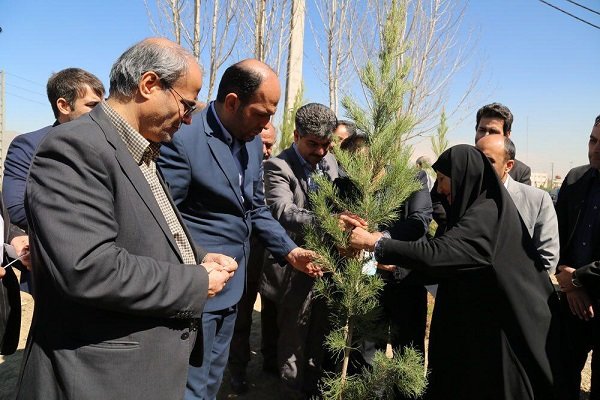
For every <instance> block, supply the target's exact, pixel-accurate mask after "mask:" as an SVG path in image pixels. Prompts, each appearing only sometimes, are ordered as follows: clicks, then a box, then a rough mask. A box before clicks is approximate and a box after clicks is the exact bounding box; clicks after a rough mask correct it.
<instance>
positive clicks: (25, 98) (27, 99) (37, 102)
mask: <svg viewBox="0 0 600 400" xmlns="http://www.w3.org/2000/svg"><path fill="white" fill-rule="evenodd" d="M6 94H10V95H11V96H15V97H18V98H20V99H23V100H26V101H29V102H32V103H36V104H41V105H43V106H45V105H47V104H46V103H42V102H41V101H36V100H31V99H30V98H27V97H24V96H19V95H18V94H15V93H11V92H6Z"/></svg>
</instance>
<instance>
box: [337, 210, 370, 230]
mask: <svg viewBox="0 0 600 400" xmlns="http://www.w3.org/2000/svg"><path fill="white" fill-rule="evenodd" d="M338 223H339V225H340V228H341V229H343V230H345V231H351V230H352V229H354V228H357V227H358V228H363V229H367V227H368V224H367V221H365V220H364V219H362V218H361V217H359V216H358V215H356V214H352V213H351V212H349V211H344V212H343V213H341V214H339V215H338Z"/></svg>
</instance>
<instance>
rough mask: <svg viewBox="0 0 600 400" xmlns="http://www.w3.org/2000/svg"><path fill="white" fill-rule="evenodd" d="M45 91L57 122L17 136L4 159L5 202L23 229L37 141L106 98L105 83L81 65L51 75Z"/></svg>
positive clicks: (9, 211)
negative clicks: (29, 180)
mask: <svg viewBox="0 0 600 400" xmlns="http://www.w3.org/2000/svg"><path fill="white" fill-rule="evenodd" d="M46 91H47V93H48V100H49V101H50V105H51V106H52V112H53V113H54V117H56V121H55V122H54V124H53V125H49V126H46V127H44V128H42V129H39V130H37V131H34V132H29V133H25V134H23V135H19V136H17V137H16V138H15V139H14V140H13V141H12V143H11V144H10V146H9V147H8V152H7V154H6V160H5V161H4V180H3V182H2V187H3V188H4V191H3V197H4V203H5V206H6V208H7V210H8V214H9V216H10V221H11V223H13V224H15V225H17V226H18V227H19V228H21V229H24V230H27V218H26V217H25V206H24V202H23V197H24V194H25V183H26V180H27V173H28V172H29V166H30V165H31V159H32V158H33V155H34V153H35V150H36V149H37V146H38V144H40V142H41V141H42V139H44V138H45V137H46V134H47V133H48V131H50V129H51V128H52V127H54V126H56V125H58V124H63V123H65V122H68V121H72V120H74V119H76V118H79V117H80V116H82V115H83V114H87V113H88V112H90V111H91V110H92V108H94V107H95V106H96V105H97V104H98V103H100V102H101V101H102V98H103V97H104V86H103V85H102V82H100V80H99V79H98V78H97V77H96V76H94V75H92V74H90V73H89V72H87V71H84V70H82V69H80V68H66V69H63V70H62V71H59V72H57V73H55V74H52V76H51V77H50V79H48V84H47V86H46Z"/></svg>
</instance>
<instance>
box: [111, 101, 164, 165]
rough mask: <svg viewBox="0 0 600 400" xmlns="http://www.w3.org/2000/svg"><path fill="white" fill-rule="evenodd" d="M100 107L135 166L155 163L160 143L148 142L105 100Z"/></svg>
mask: <svg viewBox="0 0 600 400" xmlns="http://www.w3.org/2000/svg"><path fill="white" fill-rule="evenodd" d="M100 105H101V107H102V110H103V111H104V112H105V113H106V115H107V116H108V118H109V119H110V121H111V122H112V123H113V124H114V125H115V128H116V129H117V132H118V133H119V136H120V137H121V139H123V141H124V142H125V145H126V146H127V150H129V153H130V154H131V156H132V157H133V159H134V160H135V162H136V163H137V165H142V163H146V165H148V164H150V162H154V161H156V159H157V158H158V156H159V154H160V143H154V142H150V141H149V140H147V139H146V138H145V137H143V136H142V134H141V133H139V132H138V131H136V130H135V129H134V128H133V127H132V126H131V125H130V124H129V123H128V122H127V121H125V119H124V118H123V117H122V116H121V115H120V114H119V113H118V112H116V111H115V110H114V109H113V108H112V107H111V106H109V105H108V103H107V102H106V101H105V100H102V103H100Z"/></svg>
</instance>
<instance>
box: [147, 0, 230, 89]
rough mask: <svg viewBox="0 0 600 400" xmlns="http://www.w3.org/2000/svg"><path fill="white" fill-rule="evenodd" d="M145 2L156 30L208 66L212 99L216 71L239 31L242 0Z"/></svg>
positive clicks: (160, 0) (228, 54)
mask: <svg viewBox="0 0 600 400" xmlns="http://www.w3.org/2000/svg"><path fill="white" fill-rule="evenodd" d="M144 3H145V5H146V10H147V12H148V17H149V19H150V24H151V26H152V28H153V30H154V31H155V32H156V33H157V34H159V35H162V36H166V37H170V38H172V39H173V40H174V41H175V42H177V43H179V44H181V45H182V46H185V47H187V48H189V49H190V50H191V51H192V53H193V54H194V57H196V58H197V59H198V60H199V61H200V62H201V63H202V65H204V66H205V71H206V70H207V72H208V82H207V85H205V87H206V90H207V96H206V97H207V99H208V100H211V99H212V96H213V92H214V88H215V81H216V77H217V71H218V70H219V69H220V68H221V67H222V66H223V64H224V63H225V62H226V61H227V60H228V59H229V58H230V56H231V54H232V52H233V50H234V48H235V46H236V42H237V39H238V37H239V35H240V31H241V24H240V23H239V21H238V19H237V15H239V14H241V6H242V2H241V0H229V1H225V2H224V3H223V2H222V1H221V0H194V1H193V2H191V1H189V0H156V1H155V7H152V6H151V5H150V4H149V3H148V0H144ZM155 15H156V16H155ZM206 45H208V46H209V47H208V51H207V52H206V53H205V52H204V50H205V46H206Z"/></svg>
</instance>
